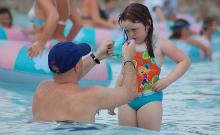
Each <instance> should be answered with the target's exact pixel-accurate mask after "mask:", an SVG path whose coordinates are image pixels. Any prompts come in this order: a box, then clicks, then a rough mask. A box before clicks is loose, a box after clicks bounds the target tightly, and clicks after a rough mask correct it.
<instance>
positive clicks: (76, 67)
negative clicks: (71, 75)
mask: <svg viewBox="0 0 220 135" xmlns="http://www.w3.org/2000/svg"><path fill="white" fill-rule="evenodd" d="M78 70H79V64H78V63H77V64H76V65H75V67H74V71H75V72H77V71H78Z"/></svg>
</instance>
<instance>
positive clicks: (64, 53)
mask: <svg viewBox="0 0 220 135" xmlns="http://www.w3.org/2000/svg"><path fill="white" fill-rule="evenodd" d="M90 51H91V47H90V46H89V45H88V44H87V43H80V44H75V43H72V42H60V43H57V44H56V45H55V46H53V48H52V49H51V50H50V52H49V54H48V66H49V68H50V70H51V71H52V72H53V73H56V74H62V73H65V72H67V71H69V70H70V69H72V68H73V67H75V66H76V64H77V63H78V62H79V60H80V59H81V58H82V56H85V55H87V54H89V53H90Z"/></svg>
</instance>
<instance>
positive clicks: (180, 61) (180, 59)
mask: <svg viewBox="0 0 220 135" xmlns="http://www.w3.org/2000/svg"><path fill="white" fill-rule="evenodd" d="M158 47H160V49H161V51H162V53H163V55H164V56H168V57H169V58H171V59H172V60H173V61H174V62H175V63H176V67H175V68H174V69H173V70H172V72H171V73H169V74H168V76H167V77H165V78H163V79H161V80H159V81H157V82H156V83H155V84H154V86H153V87H152V90H154V91H160V90H162V89H164V88H166V87H167V86H168V85H169V84H171V83H173V82H174V81H176V80H177V79H178V78H180V77H181V76H182V75H183V74H184V73H185V72H186V71H187V69H188V68H189V66H190V63H191V62H190V59H189V57H188V56H186V55H185V54H184V53H183V52H182V51H181V50H179V49H178V48H177V47H175V45H172V43H171V42H170V41H168V40H161V41H160V43H159V46H158Z"/></svg>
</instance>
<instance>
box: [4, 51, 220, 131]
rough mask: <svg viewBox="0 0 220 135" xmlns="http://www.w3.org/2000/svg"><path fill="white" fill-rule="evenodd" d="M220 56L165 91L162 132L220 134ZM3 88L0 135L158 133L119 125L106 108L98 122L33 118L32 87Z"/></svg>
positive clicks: (194, 68) (115, 66) (193, 69)
mask: <svg viewBox="0 0 220 135" xmlns="http://www.w3.org/2000/svg"><path fill="white" fill-rule="evenodd" d="M219 58H220V52H217V53H215V54H214V59H213V61H212V62H198V63H193V64H192V66H191V68H190V70H189V71H188V72H187V73H186V75H185V76H184V77H182V78H181V79H180V80H178V81H176V82H175V83H174V84H172V85H171V86H169V87H168V88H167V89H166V90H165V91H164V92H165V96H164V101H163V105H164V113H163V123H162V129H161V133H162V134H172V135H182V134H186V135H190V134H198V135H217V134H218V133H220V61H219ZM109 61H110V62H111V65H112V67H113V73H114V75H113V78H114V80H113V81H112V84H111V87H114V85H115V81H116V77H117V74H118V73H119V72H120V71H119V70H118V69H120V68H121V66H120V63H119V62H115V61H114V60H112V59H110V60H109ZM172 68H173V66H172V65H167V66H165V67H163V71H162V77H163V76H165V75H166V74H168V73H169V72H170V71H171V69H172ZM6 86H7V87H6ZM0 87H1V88H2V89H0V95H1V96H0V125H1V126H0V134H14V135H21V134H22V135H23V134H28V135H29V134H47V135H52V134H53V135H54V134H77V135H78V134H88V135H90V134H95V135H96V134H98V135H99V134H100V135H108V134H122V133H123V134H158V133H154V132H148V131H146V130H143V129H138V128H130V127H121V126H118V125H117V115H116V116H110V115H108V114H107V111H106V110H102V111H101V112H100V114H99V115H97V116H96V122H97V124H86V123H77V122H44V123H42V122H36V121H31V119H32V114H31V103H32V96H33V92H34V91H33V88H31V87H27V86H19V85H12V84H6V83H0ZM15 90H16V91H15ZM116 110H117V109H116Z"/></svg>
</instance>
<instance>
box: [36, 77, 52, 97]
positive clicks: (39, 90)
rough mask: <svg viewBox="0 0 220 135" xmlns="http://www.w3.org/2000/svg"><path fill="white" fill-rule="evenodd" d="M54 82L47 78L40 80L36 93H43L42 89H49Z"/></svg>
mask: <svg viewBox="0 0 220 135" xmlns="http://www.w3.org/2000/svg"><path fill="white" fill-rule="evenodd" d="M52 83H53V81H52V80H45V81H42V82H40V84H39V85H38V86H37V88H36V94H37V95H39V94H41V93H42V91H45V90H46V89H49V87H51V85H52Z"/></svg>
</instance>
